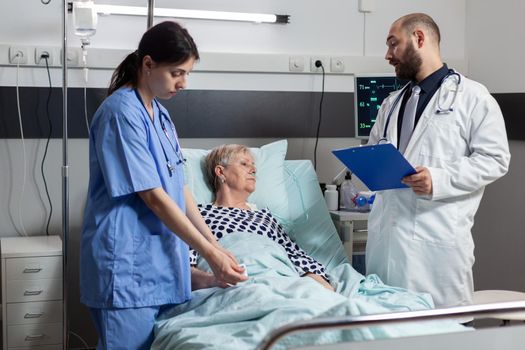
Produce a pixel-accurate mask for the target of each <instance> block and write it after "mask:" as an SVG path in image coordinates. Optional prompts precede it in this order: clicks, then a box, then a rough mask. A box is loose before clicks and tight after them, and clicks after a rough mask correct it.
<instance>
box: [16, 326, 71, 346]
mask: <svg viewBox="0 0 525 350" xmlns="http://www.w3.org/2000/svg"><path fill="white" fill-rule="evenodd" d="M61 343H62V323H52V324H39V325H37V324H28V325H17V326H7V346H8V347H21V346H26V347H30V346H34V345H47V344H61Z"/></svg>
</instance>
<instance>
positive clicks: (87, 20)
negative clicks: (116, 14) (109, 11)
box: [73, 0, 97, 40]
mask: <svg viewBox="0 0 525 350" xmlns="http://www.w3.org/2000/svg"><path fill="white" fill-rule="evenodd" d="M73 26H74V27H75V35H77V36H79V37H80V38H81V39H82V40H88V38H89V37H90V36H93V35H95V32H96V31H97V11H96V10H95V3H94V2H93V1H91V0H76V1H74V2H73Z"/></svg>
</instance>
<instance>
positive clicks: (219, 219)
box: [190, 145, 334, 291]
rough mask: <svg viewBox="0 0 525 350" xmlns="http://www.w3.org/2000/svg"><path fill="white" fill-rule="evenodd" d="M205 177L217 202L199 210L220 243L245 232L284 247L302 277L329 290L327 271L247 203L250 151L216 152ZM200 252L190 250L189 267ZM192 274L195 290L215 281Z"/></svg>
mask: <svg viewBox="0 0 525 350" xmlns="http://www.w3.org/2000/svg"><path fill="white" fill-rule="evenodd" d="M206 175H207V178H208V181H209V182H210V185H211V186H212V188H213V190H214V196H215V202H214V203H210V204H200V205H199V206H198V207H199V210H200V212H201V215H202V216H203V218H204V220H205V221H206V224H207V225H208V226H209V227H210V228H211V231H212V232H213V234H214V236H215V238H216V239H217V240H219V239H221V238H223V237H225V236H227V235H229V234H231V233H233V232H245V233H246V234H257V235H261V236H264V237H267V238H269V239H271V240H273V241H274V242H276V243H278V244H279V245H281V246H282V247H283V248H284V249H285V250H286V254H287V256H288V258H289V259H290V261H291V262H292V263H293V264H294V265H295V269H296V270H297V272H298V273H299V275H300V276H307V277H310V278H312V279H314V280H315V281H317V282H318V283H320V284H321V285H323V286H324V287H325V288H327V289H329V290H332V291H333V290H334V289H333V287H332V286H331V285H330V283H329V278H328V276H327V275H326V271H325V267H324V266H323V265H322V264H321V263H319V262H318V261H316V260H315V259H313V258H312V257H310V256H308V254H306V252H305V251H304V250H302V249H301V248H300V247H299V246H298V245H297V244H296V243H295V242H293V241H292V240H291V239H290V237H289V236H288V235H287V234H286V232H284V229H283V227H282V226H281V225H280V224H279V223H278V222H277V220H276V219H275V218H274V217H273V216H272V214H271V213H270V211H269V210H268V209H261V210H259V209H258V208H257V207H256V206H255V205H254V204H251V203H248V202H247V200H248V197H249V196H250V195H251V194H252V193H253V192H254V191H255V183H256V176H255V175H256V166H255V162H254V159H253V156H252V154H251V153H250V150H249V149H248V147H246V146H242V145H222V146H219V147H216V148H214V149H213V150H212V151H210V153H208V155H207V157H206ZM197 259H198V253H197V251H195V250H193V249H191V250H190V263H191V265H192V266H195V265H196V264H197ZM210 278H211V277H210V276H208V277H206V276H204V275H203V274H202V273H199V272H198V271H195V270H193V279H194V280H195V281H194V283H193V287H194V289H198V288H203V287H207V286H209V285H207V283H206V282H202V281H209V282H210V283H211V286H214V280H213V279H210Z"/></svg>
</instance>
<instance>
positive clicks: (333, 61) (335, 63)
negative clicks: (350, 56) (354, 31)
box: [330, 57, 345, 73]
mask: <svg viewBox="0 0 525 350" xmlns="http://www.w3.org/2000/svg"><path fill="white" fill-rule="evenodd" d="M330 71H331V72H332V73H343V72H344V71H345V60H344V58H343V57H330Z"/></svg>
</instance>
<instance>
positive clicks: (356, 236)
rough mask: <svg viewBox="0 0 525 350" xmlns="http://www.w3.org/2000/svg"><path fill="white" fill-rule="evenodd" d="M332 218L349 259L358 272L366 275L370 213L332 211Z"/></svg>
mask: <svg viewBox="0 0 525 350" xmlns="http://www.w3.org/2000/svg"><path fill="white" fill-rule="evenodd" d="M330 216H331V217H332V220H333V222H334V224H335V227H336V228H337V232H338V233H339V237H340V238H341V241H342V242H343V246H344V247H345V251H346V255H347V256H348V259H349V260H350V261H351V262H352V265H353V266H354V268H355V269H356V270H357V271H358V272H361V273H362V274H365V266H364V265H365V262H364V255H365V250H366V241H367V238H368V212H357V211H344V210H338V211H330Z"/></svg>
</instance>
